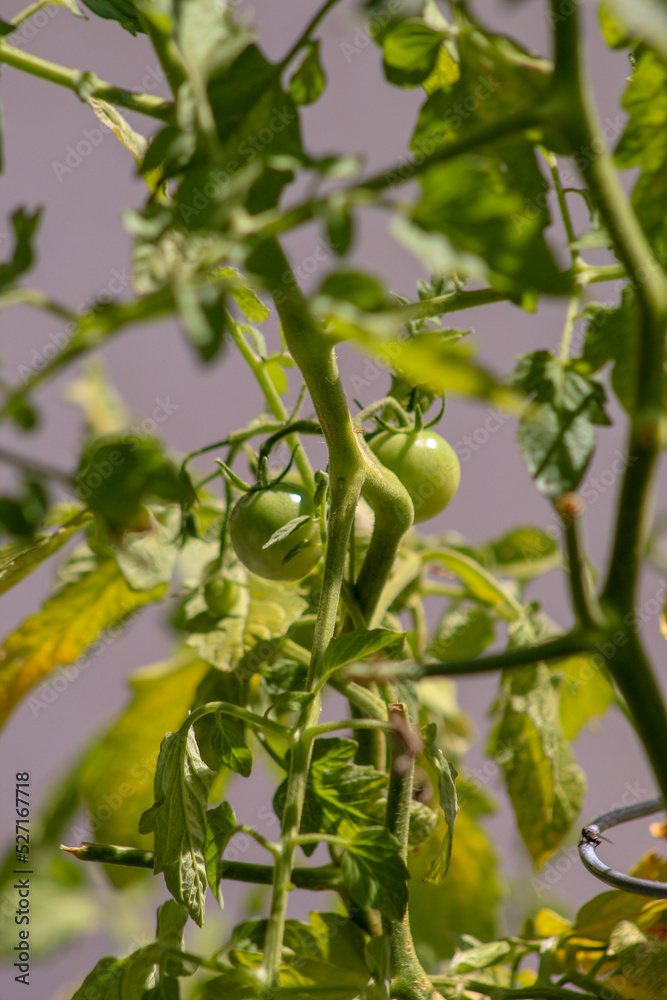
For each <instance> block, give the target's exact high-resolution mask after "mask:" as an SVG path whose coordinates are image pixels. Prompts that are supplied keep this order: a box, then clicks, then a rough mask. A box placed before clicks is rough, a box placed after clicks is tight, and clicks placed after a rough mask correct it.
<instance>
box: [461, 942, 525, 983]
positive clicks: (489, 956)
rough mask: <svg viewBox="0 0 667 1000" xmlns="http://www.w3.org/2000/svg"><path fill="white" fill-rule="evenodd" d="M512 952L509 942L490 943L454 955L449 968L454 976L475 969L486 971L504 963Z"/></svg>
mask: <svg viewBox="0 0 667 1000" xmlns="http://www.w3.org/2000/svg"><path fill="white" fill-rule="evenodd" d="M511 951H512V945H511V944H510V943H509V941H490V942H489V943H488V944H480V945H477V947H475V948H468V949H467V950H466V951H459V952H457V953H456V955H454V958H453V959H452V961H451V964H450V966H449V968H450V969H451V970H452V972H453V973H454V974H455V975H460V974H461V973H465V972H474V971H475V970H476V969H488V968H489V967H490V966H492V965H498V964H499V963H501V962H503V961H505V960H506V959H507V957H508V956H509V954H510V952H511Z"/></svg>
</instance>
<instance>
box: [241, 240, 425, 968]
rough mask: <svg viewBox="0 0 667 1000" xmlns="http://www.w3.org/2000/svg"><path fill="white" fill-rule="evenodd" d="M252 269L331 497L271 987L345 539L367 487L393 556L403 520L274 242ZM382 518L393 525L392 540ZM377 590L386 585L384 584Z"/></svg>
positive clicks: (290, 791) (276, 895)
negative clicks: (321, 457) (313, 421)
mask: <svg viewBox="0 0 667 1000" xmlns="http://www.w3.org/2000/svg"><path fill="white" fill-rule="evenodd" d="M251 263H252V268H253V270H255V272H256V273H257V274H259V275H260V277H261V278H262V280H263V281H264V283H265V285H266V287H268V288H269V289H270V290H271V295H272V297H273V299H274V302H275V305H276V309H277V312H278V315H279V317H280V321H281V323H282V328H283V332H284V336H285V341H286V343H287V346H288V348H289V351H290V353H291V355H292V357H293V358H294V360H295V362H296V364H297V365H298V367H299V369H300V371H301V374H302V375H303V378H304V381H305V383H306V385H307V387H308V389H309V391H310V395H311V398H312V400H313V405H314V407H315V412H316V414H317V418H318V421H319V424H320V427H321V428H322V432H323V434H324V437H325V439H326V443H327V447H328V450H329V484H330V490H331V506H330V510H329V525H328V535H327V552H326V560H325V565H324V575H323V581H322V590H321V593H320V604H319V610H318V614H317V620H316V624H315V632H314V637H313V648H312V657H311V662H310V668H309V674H308V682H307V687H308V689H309V690H311V691H314V696H313V698H312V699H311V701H310V702H308V703H307V704H306V705H305V706H304V708H303V709H302V712H301V715H300V717H299V721H298V723H297V727H296V729H295V732H294V734H293V742H292V747H291V752H290V766H289V773H288V776H287V785H286V791H285V802H284V806H283V813H282V824H281V834H280V851H281V853H280V855H279V857H278V858H277V860H276V866H275V872H274V880H273V893H272V898H271V911H270V916H269V921H268V926H267V933H266V940H265V948H264V958H263V962H262V966H261V969H260V977H261V978H262V980H263V982H264V983H265V984H266V985H268V986H273V985H275V983H276V982H277V979H278V974H279V970H280V961H281V952H282V942H283V936H284V930H285V919H286V913H287V901H288V896H289V891H290V888H291V885H292V882H291V872H292V868H293V866H294V853H295V850H296V845H297V841H296V840H295V838H296V837H298V835H299V830H300V826H301V816H302V813H303V805H304V801H305V795H306V783H307V778H308V770H309V767H310V759H311V753H312V739H310V738H309V735H308V731H309V730H312V729H313V728H314V727H315V726H316V725H317V722H318V718H319V712H320V705H321V686H322V685H321V683H320V682H321V681H322V680H323V665H324V656H325V653H326V650H327V647H328V645H329V643H330V641H331V639H332V637H333V635H334V629H335V625H336V620H337V615H338V605H339V601H340V596H341V588H342V583H343V579H344V575H345V564H346V560H347V552H348V546H349V539H350V534H351V532H352V530H353V527H354V517H355V511H356V507H357V503H358V500H359V496H360V494H361V491H362V488H366V487H367V485H368V483H369V482H371V484H372V485H371V487H370V492H371V495H372V496H371V500H375V501H376V503H375V506H376V508H377V509H376V532H377V531H378V523H379V524H380V531H381V533H382V535H383V538H384V539H385V542H386V544H390V545H391V546H392V548H393V551H395V549H396V547H397V546H398V543H399V541H400V537H401V535H402V521H401V518H400V516H399V518H398V519H397V517H396V506H397V504H398V505H400V503H399V502H400V497H399V500H398V501H397V499H396V496H394V507H393V508H392V509H391V510H388V505H387V499H386V494H387V492H390V491H391V483H389V484H388V485H387V483H386V480H387V478H388V477H386V476H385V475H384V473H383V472H382V470H381V468H380V467H379V466H378V464H377V463H376V462H375V460H371V459H370V458H369V457H368V454H367V452H366V451H365V450H364V449H363V447H362V446H361V444H360V441H359V436H358V435H357V434H356V432H355V429H354V426H353V424H352V419H351V417H350V413H349V409H348V406H347V399H346V397H345V393H344V391H343V386H342V383H341V379H340V376H339V373H338V366H337V362H336V356H335V352H334V349H333V347H332V345H331V343H330V342H329V341H328V340H327V339H326V338H325V337H323V336H322V331H321V328H320V325H319V323H318V322H317V321H316V320H315V318H314V317H313V316H312V314H311V312H310V309H309V307H308V303H307V301H306V299H305V297H304V295H303V293H302V291H301V289H300V288H299V286H298V284H297V282H296V280H295V278H294V275H293V272H292V269H291V267H290V265H289V262H288V260H287V258H286V257H285V255H284V253H283V251H282V249H281V247H280V246H279V245H278V243H277V242H276V241H270V242H268V243H265V244H263V245H262V246H261V247H259V248H258V252H257V254H255V255H253V258H252V259H251ZM402 489H403V488H402V487H401V490H402ZM395 492H396V491H394V493H395ZM403 492H404V494H405V497H404V504H403V506H404V507H405V505H406V503H407V505H408V508H409V512H410V514H409V519H410V520H411V515H412V505H411V504H410V500H409V497H408V496H407V493H405V491H403ZM371 505H373V504H372V503H371ZM387 513H389V514H390V516H391V518H392V521H393V522H394V529H393V536H391V537H390V533H389V525H388V519H387ZM362 570H363V567H362ZM374 585H375V581H374ZM381 585H384V578H383V579H382V581H381ZM362 610H363V608H362Z"/></svg>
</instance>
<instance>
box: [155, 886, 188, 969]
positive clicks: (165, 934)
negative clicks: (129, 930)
mask: <svg viewBox="0 0 667 1000" xmlns="http://www.w3.org/2000/svg"><path fill="white" fill-rule="evenodd" d="M187 922H188V911H187V910H186V908H185V907H184V906H181V904H180V903H177V902H176V900H174V899H168V900H167V901H166V902H165V903H162V905H161V906H158V910H157V931H156V937H157V940H158V943H159V944H161V945H162V947H163V948H164V949H165V950H167V949H168V950H169V954H167V956H166V957H165V959H164V961H163V963H162V964H161V967H160V977H161V978H162V977H163V976H187V975H191V974H192V972H193V971H194V970H193V968H192V963H190V965H189V966H188V965H187V964H186V963H185V962H184V961H183V959H181V958H179V957H178V956H177V955H174V954H173V952H174V951H183V930H184V929H185V925H186V923H187Z"/></svg>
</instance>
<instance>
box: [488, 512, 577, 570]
mask: <svg viewBox="0 0 667 1000" xmlns="http://www.w3.org/2000/svg"><path fill="white" fill-rule="evenodd" d="M480 554H481V556H482V558H483V560H484V562H485V564H486V565H487V566H488V568H489V569H490V570H491V571H492V572H494V573H499V574H500V575H501V576H509V577H511V578H512V579H513V580H520V581H521V582H524V581H528V580H532V579H533V578H534V577H536V576H542V574H543V573H547V572H548V571H549V570H550V569H556V568H558V567H561V566H562V564H563V560H562V558H561V554H560V548H559V547H558V545H557V543H556V542H555V541H554V539H553V538H552V537H551V536H550V535H548V534H546V532H544V531H542V529H541V528H533V527H530V526H528V525H527V526H525V527H521V528H512V530H511V531H508V532H507V533H506V534H504V535H501V537H500V538H496V539H493V541H491V542H487V543H486V545H484V546H483V548H482V549H481V553H480Z"/></svg>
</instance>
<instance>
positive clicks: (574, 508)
mask: <svg viewBox="0 0 667 1000" xmlns="http://www.w3.org/2000/svg"><path fill="white" fill-rule="evenodd" d="M568 496H571V495H568V494H566V496H565V497H563V498H561V500H560V501H557V502H556V504H555V507H556V512H557V513H558V515H559V517H560V519H561V521H562V524H563V530H564V532H565V548H566V551H567V564H568V569H569V571H570V572H569V580H570V594H571V596H572V606H573V608H574V612H575V614H576V616H577V620H578V622H579V624H580V625H581V626H582V627H583V628H584V629H594V628H596V627H599V626H600V625H601V624H602V622H601V612H600V609H599V608H598V607H597V604H596V602H595V597H594V595H593V594H592V593H591V588H590V584H589V581H588V577H587V573H586V563H585V559H584V557H583V554H582V551H581V548H582V546H581V537H580V531H579V522H580V520H581V513H582V509H581V504H580V501H579V498H578V497H576V496H572V497H571V499H568Z"/></svg>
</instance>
